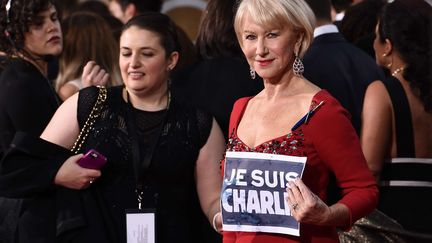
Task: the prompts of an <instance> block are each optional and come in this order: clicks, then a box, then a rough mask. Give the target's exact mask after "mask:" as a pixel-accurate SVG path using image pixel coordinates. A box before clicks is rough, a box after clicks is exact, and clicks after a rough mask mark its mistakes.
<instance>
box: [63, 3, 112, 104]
mask: <svg viewBox="0 0 432 243" xmlns="http://www.w3.org/2000/svg"><path fill="white" fill-rule="evenodd" d="M63 28H64V29H63V33H64V48H63V52H62V54H61V56H60V59H59V64H60V72H59V76H58V77H57V80H56V85H55V88H56V91H57V92H58V91H59V90H60V88H61V87H62V86H63V85H65V84H66V83H67V82H68V81H72V80H75V79H81V75H82V72H83V69H84V66H85V65H86V64H87V62H89V61H95V62H96V63H97V64H98V65H100V66H101V67H102V68H103V69H105V71H107V72H108V73H109V75H110V77H109V80H108V83H107V85H106V86H108V87H109V86H115V85H120V84H121V75H120V70H119V67H118V53H119V44H118V41H117V40H116V39H115V38H114V36H113V35H111V30H110V27H109V25H108V24H107V23H106V21H105V20H104V19H103V17H102V16H100V15H98V14H95V13H92V12H88V11H82V12H81V11H77V12H75V13H73V14H71V15H70V16H69V17H67V18H66V19H64V21H63ZM110 35H111V36H110ZM62 98H64V97H62Z"/></svg>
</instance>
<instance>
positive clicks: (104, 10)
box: [75, 0, 123, 41]
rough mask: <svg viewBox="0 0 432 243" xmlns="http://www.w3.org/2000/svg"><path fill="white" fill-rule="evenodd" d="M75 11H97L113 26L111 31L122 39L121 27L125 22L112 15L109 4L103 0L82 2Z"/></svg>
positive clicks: (117, 38) (116, 37)
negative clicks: (102, 0)
mask: <svg viewBox="0 0 432 243" xmlns="http://www.w3.org/2000/svg"><path fill="white" fill-rule="evenodd" d="M75 11H87V12H92V13H96V14H98V15H99V16H101V17H102V18H104V19H105V21H106V22H107V23H108V25H109V26H110V28H111V32H112V33H113V35H114V37H115V39H116V40H117V41H118V40H119V39H120V33H121V29H122V27H123V23H122V22H121V21H120V20H119V19H117V18H116V17H114V16H112V14H111V12H110V11H109V9H108V6H107V5H106V4H104V3H102V2H101V1H98V0H88V1H85V2H81V3H79V4H78V5H77V6H76V10H75Z"/></svg>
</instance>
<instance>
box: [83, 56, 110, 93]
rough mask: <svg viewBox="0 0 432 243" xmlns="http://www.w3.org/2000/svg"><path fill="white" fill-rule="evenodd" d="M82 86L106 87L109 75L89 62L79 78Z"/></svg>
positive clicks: (95, 64) (92, 62) (94, 63)
mask: <svg viewBox="0 0 432 243" xmlns="http://www.w3.org/2000/svg"><path fill="white" fill-rule="evenodd" d="M81 79H82V82H83V86H84V87H88V86H92V85H102V86H104V85H106V84H107V82H108V80H109V74H108V73H107V72H106V71H105V69H103V68H102V67H100V66H99V65H97V63H96V62H94V61H89V62H88V63H87V64H86V65H85V66H84V69H83V73H82V76H81Z"/></svg>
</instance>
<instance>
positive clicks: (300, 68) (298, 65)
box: [292, 54, 304, 76]
mask: <svg viewBox="0 0 432 243" xmlns="http://www.w3.org/2000/svg"><path fill="white" fill-rule="evenodd" d="M294 56H295V59H294V63H293V67H292V69H293V72H294V74H295V75H297V76H302V75H303V72H304V65H303V62H302V61H301V60H300V58H299V57H298V56H297V54H294Z"/></svg>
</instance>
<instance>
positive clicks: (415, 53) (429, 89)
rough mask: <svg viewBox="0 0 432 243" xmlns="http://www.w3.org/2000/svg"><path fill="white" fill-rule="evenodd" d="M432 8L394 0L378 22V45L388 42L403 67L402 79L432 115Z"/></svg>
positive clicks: (420, 1) (419, 2)
mask: <svg viewBox="0 0 432 243" xmlns="http://www.w3.org/2000/svg"><path fill="white" fill-rule="evenodd" d="M431 22H432V6H430V5H429V4H428V3H427V2H426V1H424V0H395V1H394V2H392V3H389V4H387V5H386V6H385V7H384V8H383V11H382V13H381V16H380V18H379V25H378V31H379V35H380V42H382V43H384V42H385V40H386V39H389V40H390V42H391V43H392V45H393V48H394V49H395V50H397V51H398V52H399V54H400V56H401V58H402V60H403V61H404V62H405V63H406V67H405V69H404V71H403V77H404V78H405V79H406V80H407V81H408V82H409V83H410V87H411V89H412V90H413V91H414V93H415V94H417V95H418V97H419V98H420V100H421V102H422V103H423V105H424V109H425V111H426V112H429V113H432V73H431V72H432V50H431V49H432V44H431V43H432V25H431Z"/></svg>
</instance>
